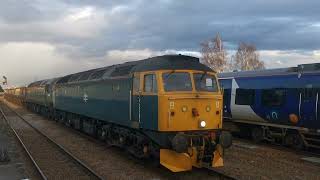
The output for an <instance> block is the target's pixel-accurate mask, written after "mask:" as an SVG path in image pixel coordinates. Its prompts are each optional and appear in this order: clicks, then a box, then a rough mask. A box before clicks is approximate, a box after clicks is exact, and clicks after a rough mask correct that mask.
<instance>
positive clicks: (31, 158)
mask: <svg viewBox="0 0 320 180" xmlns="http://www.w3.org/2000/svg"><path fill="white" fill-rule="evenodd" d="M0 112H1V114H2V116H3V118H4V120H5V121H6V123H7V124H8V126H9V127H10V129H11V130H12V131H13V133H14V135H15V136H16V138H17V139H18V141H19V142H20V144H21V146H22V147H23V149H24V151H25V152H26V153H27V155H28V157H29V158H30V160H31V161H32V164H33V165H34V166H35V167H36V169H37V171H38V173H39V174H40V176H41V178H42V179H44V180H47V177H46V176H45V175H44V173H43V171H42V170H41V168H40V167H39V165H38V164H37V163H36V161H35V160H34V158H33V157H32V155H31V153H30V152H29V150H28V149H27V147H26V146H25V144H24V143H23V141H22V139H21V138H20V136H19V135H18V133H17V132H16V130H14V128H13V127H12V126H11V124H10V123H9V121H8V119H7V116H6V115H5V113H4V112H3V110H2V107H1V106H0Z"/></svg>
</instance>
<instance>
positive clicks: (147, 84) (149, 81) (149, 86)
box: [144, 74, 157, 92]
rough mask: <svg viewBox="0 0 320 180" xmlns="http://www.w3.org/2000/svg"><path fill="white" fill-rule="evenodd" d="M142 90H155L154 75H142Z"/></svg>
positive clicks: (155, 81)
mask: <svg viewBox="0 0 320 180" xmlns="http://www.w3.org/2000/svg"><path fill="white" fill-rule="evenodd" d="M144 92H157V80H156V75H154V74H147V75H145V76H144Z"/></svg>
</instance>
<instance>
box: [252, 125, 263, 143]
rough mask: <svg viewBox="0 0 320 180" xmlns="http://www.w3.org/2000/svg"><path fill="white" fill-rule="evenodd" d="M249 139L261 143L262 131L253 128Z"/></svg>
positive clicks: (258, 128)
mask: <svg viewBox="0 0 320 180" xmlns="http://www.w3.org/2000/svg"><path fill="white" fill-rule="evenodd" d="M251 138H252V140H253V141H254V142H255V143H258V142H261V141H262V140H263V139H264V136H263V129H262V128H260V127H254V128H253V129H252V130H251Z"/></svg>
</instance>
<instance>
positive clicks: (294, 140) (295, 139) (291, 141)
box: [284, 133, 304, 150]
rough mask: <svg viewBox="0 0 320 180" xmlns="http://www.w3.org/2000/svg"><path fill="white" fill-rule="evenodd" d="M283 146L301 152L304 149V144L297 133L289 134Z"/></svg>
mask: <svg viewBox="0 0 320 180" xmlns="http://www.w3.org/2000/svg"><path fill="white" fill-rule="evenodd" d="M284 142H285V145H287V146H289V147H292V148H294V149H297V150H301V149H303V147H304V142H303V140H302V138H301V136H300V134H298V133H290V134H287V135H286V136H285V140H284Z"/></svg>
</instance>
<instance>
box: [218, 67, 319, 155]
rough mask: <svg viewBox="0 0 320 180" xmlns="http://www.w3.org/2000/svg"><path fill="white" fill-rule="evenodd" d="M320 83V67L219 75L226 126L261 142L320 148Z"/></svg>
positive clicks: (298, 147)
mask: <svg viewBox="0 0 320 180" xmlns="http://www.w3.org/2000/svg"><path fill="white" fill-rule="evenodd" d="M319 82H320V64H303V65H298V66H297V67H291V68H280V69H270V70H262V71H243V72H231V73H222V74H219V83H220V86H222V88H223V89H224V124H228V125H231V126H229V127H233V128H231V129H233V131H240V133H241V135H246V136H248V135H249V136H251V137H252V138H253V140H255V141H257V142H259V141H262V140H268V141H272V142H274V141H276V142H277V141H278V142H280V143H283V144H284V145H287V146H291V147H293V148H296V149H302V148H304V147H307V148H308V147H312V148H320V109H319V107H320V102H319V93H320V91H319V89H320V83H319ZM234 125H235V126H234Z"/></svg>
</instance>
